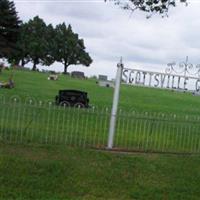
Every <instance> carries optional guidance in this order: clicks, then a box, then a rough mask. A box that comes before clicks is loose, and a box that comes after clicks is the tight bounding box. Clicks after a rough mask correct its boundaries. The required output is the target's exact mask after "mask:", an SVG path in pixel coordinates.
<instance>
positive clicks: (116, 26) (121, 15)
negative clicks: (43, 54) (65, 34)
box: [14, 0, 200, 78]
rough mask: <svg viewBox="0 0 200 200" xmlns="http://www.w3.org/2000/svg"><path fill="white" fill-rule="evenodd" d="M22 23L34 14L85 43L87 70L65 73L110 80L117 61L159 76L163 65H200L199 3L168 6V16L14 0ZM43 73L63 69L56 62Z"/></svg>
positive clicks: (69, 1)
mask: <svg viewBox="0 0 200 200" xmlns="http://www.w3.org/2000/svg"><path fill="white" fill-rule="evenodd" d="M14 2H15V4H16V9H17V11H18V13H19V16H20V18H21V19H22V20H24V21H27V20H29V19H30V18H33V17H34V16H36V15H39V17H41V18H43V19H44V20H45V22H46V23H52V24H53V25H54V26H55V25H56V24H59V23H62V22H65V23H66V24H71V25H72V28H73V30H74V31H75V32H77V33H78V34H79V37H80V38H83V39H84V41H85V46H86V50H87V51H88V52H89V53H90V55H91V57H92V59H93V63H92V64H91V66H90V67H89V68H86V67H83V66H70V67H69V71H77V70H80V71H84V72H85V73H86V75H88V76H91V75H98V74H105V75H108V76H109V77H110V78H114V77H115V73H116V64H117V62H118V61H119V60H120V57H121V56H122V57H123V62H124V65H125V67H128V68H139V69H147V70H149V71H151V70H152V71H160V72H164V71H165V68H166V64H167V63H169V62H172V61H175V62H180V61H184V60H185V58H186V56H189V61H190V62H191V63H193V64H197V63H200V39H199V36H200V34H199V33H200V12H199V10H200V0H190V1H189V6H188V7H186V6H184V5H178V6H177V7H176V8H171V9H170V13H169V17H168V18H161V17H160V16H158V15H155V16H153V17H152V18H150V19H146V14H145V13H141V12H135V13H133V14H132V15H130V12H128V11H124V10H121V9H120V8H119V7H117V6H115V5H113V3H111V2H109V3H104V0H87V1H86V0H61V1H59V0H49V1H47V0H26V1H25V0H14ZM47 69H50V70H52V69H54V70H56V71H63V65H62V64H61V63H55V64H54V65H53V66H51V67H47Z"/></svg>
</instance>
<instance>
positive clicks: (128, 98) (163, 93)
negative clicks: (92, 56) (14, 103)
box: [0, 70, 200, 115]
mask: <svg viewBox="0 0 200 200" xmlns="http://www.w3.org/2000/svg"><path fill="white" fill-rule="evenodd" d="M12 73H13V74H14V80H15V83H16V87H15V88H14V89H12V90H7V89H0V94H2V95H4V96H6V97H7V98H10V97H11V96H13V95H18V96H20V97H21V98H22V99H25V98H26V97H32V98H35V99H37V100H42V101H44V100H45V101H46V100H50V101H54V99H55V96H56V95H57V93H58V90H60V89H79V90H84V91H87V92H88V94H89V97H90V104H91V105H94V106H96V107H109V108H110V107H111V105H112V96H113V89H112V88H103V87H99V86H98V85H97V84H96V80H92V79H88V80H78V79H73V78H70V77H69V76H65V75H61V76H60V77H59V80H58V81H48V80H47V77H48V74H43V73H39V72H31V71H22V70H14V71H3V73H2V74H0V81H1V80H4V81H6V80H7V79H8V77H9V76H10V75H11V74H12ZM199 102H200V97H199V96H192V94H191V93H181V92H172V91H170V90H164V89H153V88H143V87H134V86H127V85H122V87H121V96H120V105H119V107H120V108H121V109H123V110H128V111H130V110H136V111H142V112H143V111H147V112H164V113H174V114H181V115H182V114H187V115H188V114H190V115H199V114H200V106H199Z"/></svg>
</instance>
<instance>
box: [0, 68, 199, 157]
mask: <svg viewBox="0 0 200 200" xmlns="http://www.w3.org/2000/svg"><path fill="white" fill-rule="evenodd" d="M12 73H13V74H14V80H15V84H16V87H15V88H14V89H0V92H1V94H2V96H5V99H6V101H5V103H2V102H0V105H1V107H2V109H1V110H0V141H6V142H20V143H48V144H61V143H62V144H69V145H74V146H89V147H91V146H92V147H105V146H106V144H107V138H108V129H109V120H110V117H109V116H110V107H111V103H112V95H113V89H112V88H103V87H99V86H98V85H97V84H96V81H95V80H93V79H88V80H79V79H73V78H70V77H69V76H65V75H60V77H59V80H58V81H48V80H47V77H48V74H44V73H39V72H32V71H25V70H13V71H3V73H2V74H1V75H0V76H1V77H0V78H1V79H2V80H4V81H5V80H7V79H8V77H9V76H10V75H11V74H12ZM59 89H79V90H85V91H87V92H88V94H89V97H90V100H91V104H92V105H95V106H96V107H97V108H98V109H97V110H96V109H95V110H94V111H93V110H92V109H83V110H77V109H71V108H67V109H66V110H65V109H63V107H58V106H51V108H49V107H48V104H47V103H46V104H42V106H39V104H38V103H39V101H42V102H45V101H54V99H55V95H56V94H57V93H58V90H59ZM13 96H18V97H19V98H20V99H21V101H26V99H27V98H33V99H35V102H36V103H37V106H34V105H32V106H30V105H27V106H25V105H24V104H21V105H20V104H19V105H16V106H15V104H14V103H13V101H12V103H11V104H9V103H8V100H9V99H11V98H12V97H13ZM199 100H200V97H198V96H192V95H191V94H189V93H179V92H172V91H168V90H161V89H150V88H142V87H133V86H127V85H122V88H121V100H120V108H121V109H122V110H123V112H120V113H121V114H119V115H118V117H117V127H116V136H115V141H114V146H115V147H117V148H125V149H130V150H137V151H138V150H139V151H159V152H160V151H165V152H166V151H167V152H193V153H197V152H200V137H199V128H200V126H199V124H200V120H199V119H197V118H196V117H193V116H192V117H189V118H188V119H186V118H184V115H194V116H198V115H199V114H200V113H199V111H200V109H199V107H198V104H199ZM106 107H108V108H109V109H108V110H107V111H106V110H105V108H106ZM102 108H103V109H102ZM133 110H136V111H137V112H136V113H135V114H132V111H133ZM124 111H126V112H124ZM146 112H148V113H146ZM151 113H157V114H151ZM159 113H165V115H164V117H163V116H162V115H160V114H159ZM171 113H173V114H176V115H178V116H177V117H176V118H174V116H173V115H170V114H171Z"/></svg>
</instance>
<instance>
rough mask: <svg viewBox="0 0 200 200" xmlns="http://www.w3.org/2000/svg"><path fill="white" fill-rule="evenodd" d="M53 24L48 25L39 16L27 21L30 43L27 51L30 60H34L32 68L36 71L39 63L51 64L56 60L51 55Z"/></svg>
mask: <svg viewBox="0 0 200 200" xmlns="http://www.w3.org/2000/svg"><path fill="white" fill-rule="evenodd" d="M52 31H53V27H52V25H48V26H47V25H46V24H45V22H44V21H43V20H42V19H41V18H39V17H38V16H36V17H34V18H33V19H32V20H29V21H28V23H27V33H26V34H27V36H28V40H29V43H28V45H27V51H28V55H29V58H30V60H31V61H32V62H33V68H32V70H33V71H35V70H36V69H37V68H36V67H37V65H38V64H42V65H48V66H49V65H51V64H52V63H53V62H54V60H53V59H52V58H53V57H52V56H51V55H50V44H51V40H52V41H53V38H50V36H51V35H52V33H51V32H52Z"/></svg>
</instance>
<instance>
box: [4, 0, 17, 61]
mask: <svg viewBox="0 0 200 200" xmlns="http://www.w3.org/2000/svg"><path fill="white" fill-rule="evenodd" d="M19 25H20V20H19V17H18V16H17V12H16V10H15V5H14V3H13V2H12V1H8V0H1V1H0V58H3V57H7V56H9V55H10V54H11V53H13V52H14V51H16V50H17V48H16V41H17V39H18V34H19Z"/></svg>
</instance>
